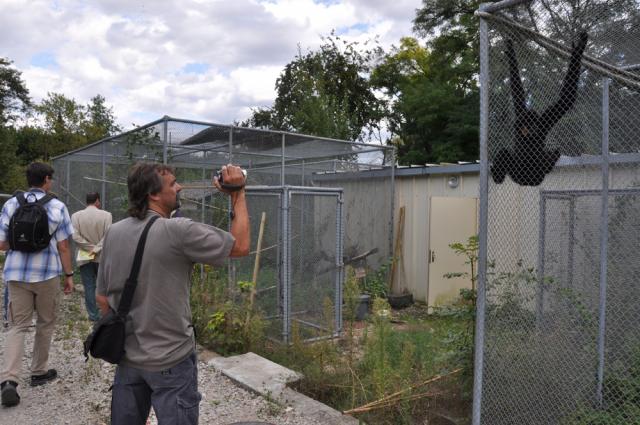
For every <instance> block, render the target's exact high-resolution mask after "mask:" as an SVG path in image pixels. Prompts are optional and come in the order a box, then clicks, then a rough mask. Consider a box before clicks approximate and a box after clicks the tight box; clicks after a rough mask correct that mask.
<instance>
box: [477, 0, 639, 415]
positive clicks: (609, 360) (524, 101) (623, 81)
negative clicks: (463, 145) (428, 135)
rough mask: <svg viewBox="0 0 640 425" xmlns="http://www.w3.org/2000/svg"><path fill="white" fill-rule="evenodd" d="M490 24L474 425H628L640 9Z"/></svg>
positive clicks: (597, 0)
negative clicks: (605, 424)
mask: <svg viewBox="0 0 640 425" xmlns="http://www.w3.org/2000/svg"><path fill="white" fill-rule="evenodd" d="M476 14H477V15H478V16H479V18H480V84H481V117H480V118H481V120H480V134H481V175H480V182H481V183H480V185H481V186H480V196H481V206H480V252H479V256H480V261H479V267H480V268H479V287H478V288H479V293H478V313H477V324H476V359H475V371H474V373H475V387H474V408H473V423H474V424H480V423H485V424H493V425H495V424H512V423H518V424H559V423H560V424H587V423H607V424H626V423H631V422H635V421H637V418H638V410H637V402H638V394H640V393H639V392H638V388H640V373H639V371H640V356H639V354H640V330H639V329H640V328H639V327H638V326H637V325H636V324H637V323H638V321H639V320H640V289H639V287H638V284H637V282H638V278H639V277H640V262H638V261H637V260H636V259H635V258H634V254H635V253H636V252H637V250H638V247H640V214H639V213H640V196H639V195H640V168H639V167H638V165H639V163H640V153H639V152H640V139H638V134H640V120H638V119H637V117H638V113H639V112H640V93H639V89H640V74H638V70H639V69H640V67H639V66H638V64H639V63H640V6H639V4H638V2H637V1H635V0H614V1H602V0H593V1H584V2H583V1H547V0H533V1H526V0H505V1H501V2H497V3H487V4H484V5H482V6H481V8H480V9H479V10H478V12H477V13H476Z"/></svg>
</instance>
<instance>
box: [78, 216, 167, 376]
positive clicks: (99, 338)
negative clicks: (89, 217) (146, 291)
mask: <svg viewBox="0 0 640 425" xmlns="http://www.w3.org/2000/svg"><path fill="white" fill-rule="evenodd" d="M158 218H159V217H158V216H156V215H154V216H153V217H151V219H149V222H148V223H147V225H146V226H145V228H144V230H143V231H142V235H141V236H140V240H139V241H138V247H137V248H136V254H135V256H134V257H133V266H132V267H131V273H130V274H129V278H128V279H127V282H126V283H125V285H124V289H123V290H122V297H121V298H120V304H119V305H118V311H117V312H115V311H113V309H112V308H109V312H108V313H107V314H105V315H104V316H102V318H101V319H100V320H98V321H97V322H96V324H95V325H94V326H93V331H92V332H91V334H90V335H89V336H88V337H87V339H86V340H85V341H84V356H85V358H86V359H87V360H88V359H89V356H88V354H89V353H90V354H91V357H93V358H96V359H102V360H104V361H106V362H109V363H112V364H118V363H120V360H122V357H123V356H124V341H125V322H126V319H127V314H128V313H129V309H130V308H131V301H132V300H133V294H134V293H135V291H136V286H137V285H138V273H139V272H140V264H141V263H142V254H143V253H144V245H145V242H146V240H147V234H148V233H149V229H150V228H151V225H152V224H153V222H154V221H156V220H157V219H158Z"/></svg>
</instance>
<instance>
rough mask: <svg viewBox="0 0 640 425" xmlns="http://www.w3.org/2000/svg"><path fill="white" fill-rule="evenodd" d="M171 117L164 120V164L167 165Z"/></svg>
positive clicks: (165, 117)
mask: <svg viewBox="0 0 640 425" xmlns="http://www.w3.org/2000/svg"><path fill="white" fill-rule="evenodd" d="M168 133H169V117H168V116H167V115H165V116H164V117H163V118H162V163H163V164H166V163H167V149H168V147H167V142H168V141H169V137H168Z"/></svg>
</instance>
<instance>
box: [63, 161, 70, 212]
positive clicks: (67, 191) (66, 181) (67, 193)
mask: <svg viewBox="0 0 640 425" xmlns="http://www.w3.org/2000/svg"><path fill="white" fill-rule="evenodd" d="M66 165H67V170H66V174H67V175H66V176H65V186H67V190H65V195H64V201H65V202H64V203H65V204H67V208H69V192H71V186H70V185H71V160H69V159H68V158H67V164H66Z"/></svg>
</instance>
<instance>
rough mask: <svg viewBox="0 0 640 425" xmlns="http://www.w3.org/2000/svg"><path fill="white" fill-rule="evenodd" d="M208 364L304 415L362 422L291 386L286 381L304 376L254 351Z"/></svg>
mask: <svg viewBox="0 0 640 425" xmlns="http://www.w3.org/2000/svg"><path fill="white" fill-rule="evenodd" d="M207 364H209V365H210V366H212V367H213V368H215V369H216V370H218V371H220V373H222V374H223V375H224V376H226V377H228V378H229V379H231V380H232V381H233V382H235V383H236V384H238V385H240V386H241V387H243V388H245V389H247V390H249V391H252V392H254V393H257V394H260V395H261V396H263V397H265V398H267V399H271V400H274V401H276V402H278V403H281V404H285V405H287V406H291V407H292V408H294V409H295V410H296V411H298V412H299V413H301V414H303V415H304V416H308V417H310V418H313V419H315V420H318V422H319V423H323V424H327V425H358V424H361V423H362V422H360V421H358V419H355V418H354V417H352V416H348V415H343V414H342V412H339V411H337V410H335V409H333V408H331V407H329V406H327V405H326V404H323V403H320V402H319V401H317V400H314V399H312V398H310V397H307V396H306V395H304V394H300V393H299V392H297V391H295V390H293V389H291V388H289V387H288V386H287V384H289V383H292V382H296V381H298V380H300V379H302V375H300V374H299V373H297V372H294V371H293V370H290V369H287V368H286V367H284V366H281V365H279V364H277V363H274V362H272V361H270V360H267V359H265V358H264V357H261V356H259V355H257V354H255V353H246V354H241V355H238V356H232V357H216V358H212V359H210V360H209V361H208V362H207Z"/></svg>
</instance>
